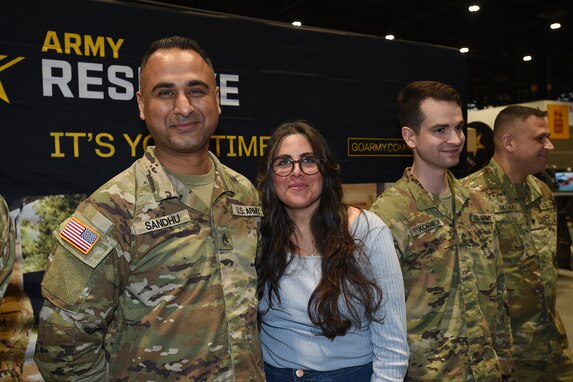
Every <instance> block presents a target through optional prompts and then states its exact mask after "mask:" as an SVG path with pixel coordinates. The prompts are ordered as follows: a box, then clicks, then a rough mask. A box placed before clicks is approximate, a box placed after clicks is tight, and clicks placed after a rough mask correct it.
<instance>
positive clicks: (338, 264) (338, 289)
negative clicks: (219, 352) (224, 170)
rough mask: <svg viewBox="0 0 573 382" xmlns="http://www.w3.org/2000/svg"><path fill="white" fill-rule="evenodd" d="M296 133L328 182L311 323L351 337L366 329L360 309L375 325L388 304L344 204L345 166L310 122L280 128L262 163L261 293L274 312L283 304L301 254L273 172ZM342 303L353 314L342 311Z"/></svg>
mask: <svg viewBox="0 0 573 382" xmlns="http://www.w3.org/2000/svg"><path fill="white" fill-rule="evenodd" d="M293 134H300V135H303V136H304V137H306V138H307V139H308V141H309V142H310V145H311V147H312V149H313V153H314V157H315V159H317V160H318V162H319V169H320V172H321V174H322V176H323V179H324V181H323V188H322V193H321V196H320V202H319V206H318V208H317V209H316V211H315V212H314V214H313V216H312V218H311V221H310V227H311V232H312V234H313V237H314V240H315V243H316V247H317V249H318V250H319V252H320V253H321V255H322V258H321V260H322V263H321V269H322V277H321V279H320V281H319V283H318V285H317V286H316V288H315V290H314V292H313V293H312V295H311V297H310V300H309V302H308V309H307V310H308V315H309V317H310V320H311V322H312V323H313V324H314V325H316V326H317V327H318V328H320V330H321V332H322V334H323V335H324V336H326V337H327V338H329V339H333V338H334V337H336V336H343V335H345V334H346V332H347V330H348V329H350V328H351V326H352V324H354V325H356V326H357V327H360V319H359V317H360V316H359V313H358V312H359V310H358V307H359V306H363V307H364V310H365V314H366V318H367V319H368V320H369V321H380V320H381V319H380V318H376V311H377V310H378V309H379V308H380V305H381V303H382V291H381V290H380V288H379V287H378V285H377V284H376V283H375V282H374V280H372V278H370V277H367V275H366V274H365V271H367V270H368V269H369V267H368V266H365V265H364V264H365V263H364V261H368V259H367V256H366V255H365V253H364V249H363V245H362V243H361V242H360V241H358V240H355V239H354V238H353V237H352V235H351V233H350V229H349V224H348V206H347V205H346V204H344V203H343V201H342V198H343V190H342V183H341V181H340V177H339V174H340V168H339V166H338V164H337V163H336V162H335V161H334V159H333V156H332V154H331V152H330V149H329V147H328V144H327V143H326V141H325V139H324V138H323V137H322V135H320V133H319V132H318V131H317V130H316V129H315V128H314V127H312V126H311V125H310V124H309V123H308V122H306V121H294V122H287V123H283V124H282V125H280V126H279V127H278V128H277V129H276V130H275V132H274V133H273V135H272V136H271V138H270V140H269V143H268V145H267V150H266V152H265V154H264V155H263V158H262V160H261V162H260V164H259V169H258V175H257V188H258V190H259V192H260V194H261V200H262V205H263V211H264V217H263V219H262V225H261V252H260V254H259V256H258V259H257V273H258V294H259V298H263V294H264V293H267V295H266V297H267V298H268V301H269V309H270V308H271V307H272V305H273V298H272V297H273V295H274V296H275V297H276V299H277V301H278V303H279V304H280V302H281V298H280V293H279V281H280V279H281V277H282V276H283V274H284V273H285V270H286V268H287V266H288V264H289V263H290V261H292V259H293V257H292V256H289V253H297V252H298V247H297V245H296V243H294V242H293V241H292V240H291V237H292V236H293V233H294V232H295V231H296V230H297V228H296V226H295V224H294V222H293V221H292V220H291V219H290V218H289V216H288V215H287V213H286V211H285V207H284V205H283V203H282V202H281V201H280V200H279V198H278V197H277V195H276V192H275V188H274V185H273V180H272V174H273V171H272V168H271V166H272V162H273V159H275V157H276V152H277V150H278V147H279V145H280V143H281V141H282V139H283V138H284V137H286V136H289V135H293ZM265 291H266V292H265ZM340 300H341V301H342V302H343V303H344V304H342V306H344V305H346V307H347V309H348V313H346V314H345V313H344V312H342V311H341V309H340V306H341V304H339V302H340ZM264 313H265V312H262V314H264Z"/></svg>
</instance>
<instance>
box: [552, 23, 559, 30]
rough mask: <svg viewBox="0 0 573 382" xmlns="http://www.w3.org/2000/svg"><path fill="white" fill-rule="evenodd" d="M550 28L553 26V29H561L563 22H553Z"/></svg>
mask: <svg viewBox="0 0 573 382" xmlns="http://www.w3.org/2000/svg"><path fill="white" fill-rule="evenodd" d="M549 28H551V29H559V28H561V24H559V23H553V24H551V25H550V26H549Z"/></svg>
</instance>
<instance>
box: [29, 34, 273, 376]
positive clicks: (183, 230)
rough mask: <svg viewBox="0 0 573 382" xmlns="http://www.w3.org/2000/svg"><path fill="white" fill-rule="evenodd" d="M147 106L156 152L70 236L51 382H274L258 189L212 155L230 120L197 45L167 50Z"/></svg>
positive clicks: (86, 213) (158, 55)
mask: <svg viewBox="0 0 573 382" xmlns="http://www.w3.org/2000/svg"><path fill="white" fill-rule="evenodd" d="M140 89H141V90H140V91H139V92H138V93H137V101H138V106H139V112H140V117H141V119H143V120H145V121H146V124H147V127H148V129H149V131H150V133H151V135H152V136H153V138H154V141H155V146H150V147H148V148H147V151H146V152H145V154H144V156H143V157H142V158H141V159H139V160H137V161H136V162H135V163H134V164H133V165H132V166H131V167H130V168H128V169H127V170H125V171H124V172H122V173H121V174H119V175H117V176H116V177H115V178H113V179H112V180H110V181H109V182H107V183H106V184H104V185H103V186H102V187H100V188H99V189H98V190H97V191H96V192H95V193H94V194H92V195H91V196H90V197H89V198H88V199H87V200H85V201H84V202H82V203H81V204H80V205H79V206H78V208H77V210H76V211H75V213H74V214H73V215H72V216H71V217H70V218H68V219H67V220H65V221H64V222H63V223H62V224H61V226H60V227H59V228H58V229H56V231H55V236H56V238H57V239H58V243H57V245H56V248H55V249H54V252H53V253H52V254H51V256H50V264H49V267H48V269H47V271H46V274H45V276H44V280H43V282H42V293H43V296H44V297H45V298H46V302H45V305H44V307H43V308H42V311H41V313H40V326H39V334H38V341H37V346H36V353H35V356H34V358H35V361H36V363H37V365H38V367H39V369H40V371H41V373H42V375H43V377H44V379H46V380H57V381H63V380H74V381H80V380H82V381H90V382H91V381H107V380H111V381H126V382H127V381H129V382H132V381H175V380H177V381H237V382H239V381H240V382H242V381H264V375H263V369H262V357H261V349H260V341H259V335H258V330H257V329H258V328H257V303H258V301H257V297H256V272H255V267H254V262H255V257H256V250H257V245H258V229H259V225H260V218H261V208H260V202H259V199H258V194H257V191H256V189H255V188H254V186H253V185H252V184H251V182H249V181H248V180H247V179H246V178H245V177H243V176H242V175H240V174H238V173H237V172H235V171H233V170H231V169H229V168H228V167H226V166H224V165H222V164H221V163H220V162H219V160H218V159H217V158H216V157H215V156H214V155H213V154H211V153H209V151H208V144H209V138H210V136H211V135H212V134H213V132H214V130H215V128H216V125H217V121H218V118H219V114H220V107H219V98H218V95H219V90H218V88H217V86H216V83H215V75H214V72H213V67H212V65H211V62H210V60H209V59H208V58H207V56H206V55H205V53H204V52H203V50H202V49H201V48H200V47H199V46H198V45H197V43H196V42H195V41H193V40H189V39H186V38H182V37H170V38H166V39H162V40H159V41H156V42H155V43H153V44H152V45H151V47H150V50H149V51H148V53H147V54H146V56H145V57H144V58H143V61H142V65H141V84H140Z"/></svg>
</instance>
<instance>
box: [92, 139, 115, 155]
mask: <svg viewBox="0 0 573 382" xmlns="http://www.w3.org/2000/svg"><path fill="white" fill-rule="evenodd" d="M104 139H106V140H108V141H110V142H113V135H111V134H109V133H100V134H97V135H96V139H95V140H96V143H97V144H98V145H100V146H102V147H105V148H107V149H109V151H108V152H103V151H102V150H100V149H96V154H97V155H98V156H100V157H102V158H109V157H111V156H113V154H115V147H113V145H112V144H111V143H108V142H104V141H103V140H104Z"/></svg>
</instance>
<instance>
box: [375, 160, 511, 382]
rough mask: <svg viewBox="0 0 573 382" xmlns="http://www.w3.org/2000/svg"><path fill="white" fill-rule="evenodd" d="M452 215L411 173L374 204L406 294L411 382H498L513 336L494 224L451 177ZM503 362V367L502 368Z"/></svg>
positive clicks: (482, 205)
mask: <svg viewBox="0 0 573 382" xmlns="http://www.w3.org/2000/svg"><path fill="white" fill-rule="evenodd" d="M448 180H449V184H450V189H451V191H452V199H453V204H454V211H455V214H453V215H452V213H451V212H450V211H451V210H452V209H451V208H448V207H447V206H444V205H443V203H442V202H441V201H440V199H439V197H438V196H436V195H433V194H431V193H428V192H427V191H426V190H424V188H423V187H422V185H421V184H420V182H419V181H418V180H417V179H416V178H415V177H414V175H413V174H412V171H411V168H407V169H406V170H405V172H404V175H403V177H402V178H401V179H400V180H399V181H398V182H396V184H394V186H392V187H391V188H389V189H387V190H386V191H385V192H384V193H383V194H382V195H381V196H380V197H379V198H378V199H377V200H376V202H375V203H374V204H373V205H372V207H371V211H373V212H375V213H376V214H378V215H379V216H380V217H381V218H382V220H383V221H384V222H385V223H386V224H387V225H388V226H389V227H390V229H391V231H392V234H393V236H394V242H395V246H396V251H397V253H398V256H399V257H400V263H401V266H402V273H403V275H404V284H405V290H406V320H407V325H408V344H409V346H410V364H409V367H408V374H407V376H406V379H405V380H406V381H456V382H457V381H469V380H475V381H498V380H501V376H502V373H504V374H505V373H506V372H509V370H510V368H511V354H510V352H511V336H509V335H508V334H509V320H508V313H507V305H506V301H505V299H506V298H507V296H506V293H505V281H504V275H503V272H501V269H502V268H501V267H502V264H501V262H502V259H501V256H500V254H499V248H498V243H497V233H496V230H495V221H494V218H493V216H492V214H491V211H490V210H489V209H488V207H487V204H486V202H485V200H483V199H482V198H481V197H479V195H477V194H475V193H471V192H470V191H469V190H468V189H466V188H465V187H464V186H462V185H461V184H460V182H459V181H457V180H456V179H455V178H454V177H453V175H452V174H451V173H449V172H448ZM498 357H499V361H498Z"/></svg>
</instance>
